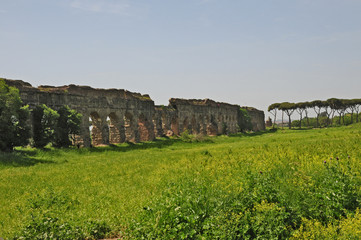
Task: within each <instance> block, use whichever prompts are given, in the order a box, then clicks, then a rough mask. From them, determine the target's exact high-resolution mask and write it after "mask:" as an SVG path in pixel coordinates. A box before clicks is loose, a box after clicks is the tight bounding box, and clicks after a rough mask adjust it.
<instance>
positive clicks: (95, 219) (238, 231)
mask: <svg viewBox="0 0 361 240" xmlns="http://www.w3.org/2000/svg"><path fill="white" fill-rule="evenodd" d="M360 139H361V125H360V124H354V125H350V126H347V127H339V128H329V129H314V130H284V131H282V130H279V131H277V132H262V133H255V134H243V135H236V136H220V137H214V138H206V139H196V138H192V137H191V136H187V135H184V136H183V137H182V138H181V139H162V140H158V141H155V142H146V143H140V144H135V145H134V144H122V145H119V146H112V147H99V148H92V149H80V150H78V149H65V150H57V149H46V150H35V149H23V148H21V149H17V151H15V152H14V153H11V154H9V153H0V203H1V204H0V237H4V238H12V237H15V236H17V237H21V236H24V237H28V239H36V237H38V239H46V237H48V239H50V238H51V236H53V237H54V238H56V237H58V238H59V239H67V238H68V239H76V238H80V239H81V238H103V237H120V236H125V237H129V238H130V239H141V238H145V239H157V238H158V239H253V238H256V237H261V238H264V239H287V238H295V239H312V238H314V239H320V238H325V239H350V238H353V239H355V238H361V212H359V210H358V208H360V205H361V202H360V200H361V198H360V196H361V189H360V186H361V165H360V160H361V141H360Z"/></svg>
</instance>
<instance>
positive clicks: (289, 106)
mask: <svg viewBox="0 0 361 240" xmlns="http://www.w3.org/2000/svg"><path fill="white" fill-rule="evenodd" d="M278 108H279V109H280V110H282V111H284V112H285V113H286V114H287V116H288V128H289V129H291V115H292V113H293V112H294V111H295V109H296V105H295V104H294V103H289V102H283V103H281V104H280V105H279V107H278Z"/></svg>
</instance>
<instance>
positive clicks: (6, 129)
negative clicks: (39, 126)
mask: <svg viewBox="0 0 361 240" xmlns="http://www.w3.org/2000/svg"><path fill="white" fill-rule="evenodd" d="M28 118H29V110H28V107H27V106H25V107H22V101H21V99H20V95H19V91H18V89H16V88H14V87H9V86H7V84H6V83H5V81H4V80H2V79H0V151H12V150H13V148H14V147H15V146H24V145H26V144H28V139H29V137H30V128H29V127H28V126H27V124H26V121H27V120H28Z"/></svg>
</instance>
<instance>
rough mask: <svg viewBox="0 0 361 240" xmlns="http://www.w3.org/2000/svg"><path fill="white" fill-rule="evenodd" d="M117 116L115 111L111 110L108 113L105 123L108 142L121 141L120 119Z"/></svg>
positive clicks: (115, 142)
mask: <svg viewBox="0 0 361 240" xmlns="http://www.w3.org/2000/svg"><path fill="white" fill-rule="evenodd" d="M119 120H120V119H119V117H118V116H117V115H116V113H115V112H111V113H110V114H109V115H108V118H107V123H108V127H109V143H110V144H117V143H121V142H122V137H121V128H120V121H119Z"/></svg>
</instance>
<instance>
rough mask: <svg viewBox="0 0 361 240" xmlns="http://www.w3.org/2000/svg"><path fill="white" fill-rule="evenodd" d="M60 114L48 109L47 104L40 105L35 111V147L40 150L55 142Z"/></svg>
mask: <svg viewBox="0 0 361 240" xmlns="http://www.w3.org/2000/svg"><path fill="white" fill-rule="evenodd" d="M58 118H59V114H58V113H57V112H56V111H55V110H53V109H51V108H49V107H47V106H46V105H45V104H42V105H38V106H36V107H35V109H34V110H33V133H34V135H33V139H34V145H35V147H38V148H43V147H45V146H46V145H47V144H48V143H51V142H53V141H54V137H55V135H54V129H55V128H56V123H57V120H58Z"/></svg>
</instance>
